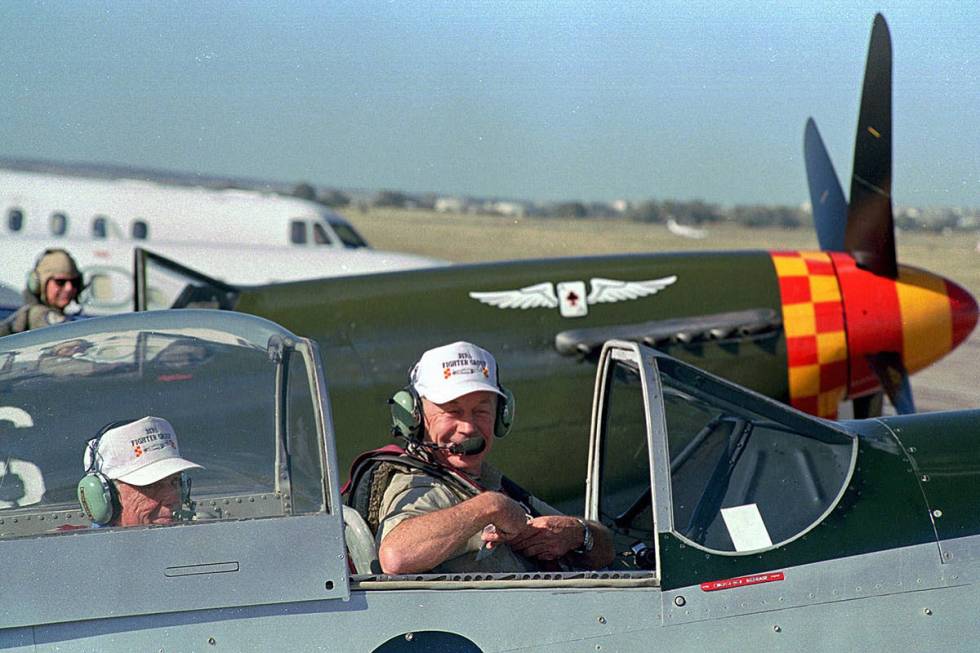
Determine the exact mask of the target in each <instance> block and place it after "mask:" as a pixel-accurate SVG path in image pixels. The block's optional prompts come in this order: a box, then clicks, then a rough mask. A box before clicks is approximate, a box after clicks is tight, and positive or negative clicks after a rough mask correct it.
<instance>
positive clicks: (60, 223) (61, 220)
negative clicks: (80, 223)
mask: <svg viewBox="0 0 980 653" xmlns="http://www.w3.org/2000/svg"><path fill="white" fill-rule="evenodd" d="M48 228H49V229H50V230H51V234H52V235H54V236H64V235H65V232H66V231H68V216H67V215H66V214H64V213H60V212H59V213H52V214H51V218H50V220H49V221H48Z"/></svg>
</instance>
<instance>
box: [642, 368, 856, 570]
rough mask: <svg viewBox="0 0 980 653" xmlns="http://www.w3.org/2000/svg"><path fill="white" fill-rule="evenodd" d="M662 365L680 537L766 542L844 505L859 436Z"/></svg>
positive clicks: (750, 545) (735, 545) (731, 546)
mask: <svg viewBox="0 0 980 653" xmlns="http://www.w3.org/2000/svg"><path fill="white" fill-rule="evenodd" d="M658 365H659V366H660V372H661V381H662V384H663V390H664V409H665V416H666V422H667V437H668V446H669V450H670V466H671V484H672V485H671V489H672V499H673V506H672V507H673V520H674V530H675V532H676V533H677V534H679V535H681V536H682V537H684V538H686V539H688V540H690V541H692V542H694V543H695V544H698V545H701V546H704V547H705V548H708V549H712V550H716V551H730V552H743V551H754V550H760V549H767V548H771V547H773V546H776V545H779V544H781V543H784V542H786V541H788V540H791V539H793V538H795V537H797V536H799V535H801V534H803V533H804V532H806V531H807V530H808V529H809V528H811V527H812V526H813V525H815V524H816V523H817V522H818V521H819V520H820V519H821V518H822V516H823V515H825V514H826V513H827V512H828V511H829V510H830V509H831V508H832V507H833V505H834V504H836V502H837V499H838V498H839V496H840V494H841V492H842V491H843V489H844V487H845V485H846V483H847V480H848V478H849V475H850V472H851V469H852V459H853V457H854V456H855V453H856V451H855V446H854V441H853V439H851V438H850V437H849V436H847V435H846V434H844V433H842V432H840V431H837V430H836V429H833V428H831V427H830V426H828V425H826V424H823V423H821V422H820V421H818V420H813V419H809V418H806V417H803V416H801V415H799V414H798V413H794V412H793V411H792V410H790V409H787V408H783V407H781V406H777V405H775V404H772V403H767V402H765V401H763V400H761V398H759V397H757V396H754V395H751V394H749V393H742V392H740V391H737V390H734V389H733V386H729V385H727V384H723V383H721V382H719V381H717V380H715V379H711V378H709V377H707V376H703V375H700V374H699V373H697V372H694V371H693V370H692V369H691V368H685V367H683V366H682V365H681V364H678V363H676V361H669V360H666V359H660V360H658Z"/></svg>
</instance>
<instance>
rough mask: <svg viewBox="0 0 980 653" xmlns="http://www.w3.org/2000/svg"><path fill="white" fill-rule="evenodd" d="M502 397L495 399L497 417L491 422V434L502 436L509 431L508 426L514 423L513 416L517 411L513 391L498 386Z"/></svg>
mask: <svg viewBox="0 0 980 653" xmlns="http://www.w3.org/2000/svg"><path fill="white" fill-rule="evenodd" d="M500 391H501V392H503V393H504V396H503V397H500V398H499V399H498V400H497V419H496V420H495V421H494V423H493V434H494V436H496V437H498V438H502V437H504V436H505V435H507V434H508V433H510V427H511V426H513V425H514V416H515V415H516V413H517V400H516V399H514V393H513V392H511V391H510V390H508V389H507V388H505V387H503V386H500Z"/></svg>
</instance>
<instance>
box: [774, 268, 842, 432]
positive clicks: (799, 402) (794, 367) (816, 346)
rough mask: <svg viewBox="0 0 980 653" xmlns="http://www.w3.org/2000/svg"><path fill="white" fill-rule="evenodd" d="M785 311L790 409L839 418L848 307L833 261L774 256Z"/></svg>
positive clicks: (784, 322) (784, 323)
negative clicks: (845, 315) (791, 407)
mask: <svg viewBox="0 0 980 653" xmlns="http://www.w3.org/2000/svg"><path fill="white" fill-rule="evenodd" d="M771 255H772V262H773V265H774V266H775V267H776V276H777V277H778V279H779V293H780V297H781V300H782V305H783V329H784V330H785V333H786V357H787V368H788V371H789V396H790V403H791V404H792V405H793V406H794V407H795V408H799V409H800V410H804V411H806V412H808V413H811V414H813V415H818V416H820V417H828V418H831V419H833V418H836V417H837V406H838V404H839V403H840V401H841V400H842V399H843V398H844V395H845V394H846V391H847V335H846V333H845V331H844V306H843V302H842V301H841V292H840V287H839V286H838V284H837V275H836V273H835V272H834V265H833V263H832V262H831V260H830V256H829V255H828V254H825V253H824V252H771Z"/></svg>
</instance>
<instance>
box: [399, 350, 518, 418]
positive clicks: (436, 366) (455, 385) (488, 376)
mask: <svg viewBox="0 0 980 653" xmlns="http://www.w3.org/2000/svg"><path fill="white" fill-rule="evenodd" d="M411 379H412V387H414V388H415V392H417V393H418V394H419V396H420V397H425V398H426V399H428V400H429V401H432V402H435V403H437V404H443V403H446V402H447V401H452V400H453V399H456V398H457V397H462V396H463V395H466V394H469V393H471V392H494V393H496V394H498V395H500V396H501V397H503V396H504V393H503V392H501V391H500V388H499V387H498V385H497V361H495V360H494V359H493V356H492V355H491V354H490V352H488V351H487V350H486V349H482V348H480V347H477V346H476V345H474V344H471V343H469V342H454V343H453V344H451V345H445V346H443V347H436V348H435V349H430V350H429V351H427V352H425V353H424V354H422V358H420V359H419V362H418V363H416V364H415V367H413V368H412V374H411Z"/></svg>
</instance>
